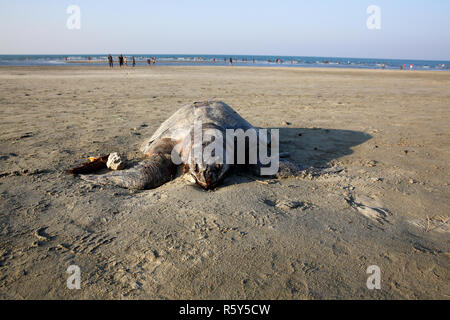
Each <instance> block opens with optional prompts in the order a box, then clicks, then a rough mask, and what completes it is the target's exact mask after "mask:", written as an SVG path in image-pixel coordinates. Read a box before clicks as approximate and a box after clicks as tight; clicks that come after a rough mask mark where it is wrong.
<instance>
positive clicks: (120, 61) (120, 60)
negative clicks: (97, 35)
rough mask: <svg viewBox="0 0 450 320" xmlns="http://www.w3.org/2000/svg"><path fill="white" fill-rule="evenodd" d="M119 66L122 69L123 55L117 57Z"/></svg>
mask: <svg viewBox="0 0 450 320" xmlns="http://www.w3.org/2000/svg"><path fill="white" fill-rule="evenodd" d="M119 66H120V67H121V68H122V67H123V55H120V56H119Z"/></svg>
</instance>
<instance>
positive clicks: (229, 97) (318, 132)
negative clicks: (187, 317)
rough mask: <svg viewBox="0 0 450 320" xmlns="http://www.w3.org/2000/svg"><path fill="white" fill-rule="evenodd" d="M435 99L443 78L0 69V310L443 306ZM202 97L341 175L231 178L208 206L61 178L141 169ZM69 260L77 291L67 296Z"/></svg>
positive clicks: (449, 206) (183, 196) (444, 245)
mask: <svg viewBox="0 0 450 320" xmlns="http://www.w3.org/2000/svg"><path fill="white" fill-rule="evenodd" d="M449 88H450V72H408V71H403V72H402V71H381V70H380V71H377V70H332V69H282V68H246V67H180V66H178V67H152V68H137V69H131V68H128V69H123V70H119V69H114V70H109V69H107V68H105V67H79V66H70V67H54V68H50V67H36V68H33V67H26V68H19V67H16V68H12V67H7V68H0V106H1V109H0V115H1V116H0V297H1V298H3V299H12V298H24V299H29V298H44V299H55V298H62V299H72V298H75V299H79V298H83V299H84V298H106V299H110V298H113V299H121V298H122V299H136V298H151V299H176V298H184V299H192V298H199V299H232V298H233V299H241V298H247V299H256V298H258V299H259V298H263V299H320V298H325V299H335V298H342V299H350V298H355V299H361V298H362V299H417V298H421V299H422V298H425V299H431V298H433V299H434V298H443V299H448V298H449V297H450V296H449V294H450V281H449V258H450V255H449V240H450V238H449V227H450V226H449V222H448V221H449V212H450V201H449V189H450V188H449V181H450V179H449V158H450V153H449V150H450V148H449V133H450V126H449V119H450V108H449V106H450V90H449ZM206 99H218V100H223V101H224V102H226V103H228V104H229V105H231V106H232V107H233V108H234V109H235V110H237V111H238V112H239V113H240V114H241V115H242V116H243V117H244V118H246V119H247V120H248V121H250V122H251V123H252V124H253V125H255V126H261V127H268V128H281V131H280V139H281V151H288V152H290V159H291V160H292V161H296V162H297V163H300V164H305V165H309V166H314V167H322V168H336V167H341V168H343V170H342V171H338V172H336V170H330V172H329V173H328V174H322V175H319V176H305V177H302V178H290V179H284V180H273V179H261V178H255V177H253V176H251V175H249V174H245V173H244V174H239V175H234V176H231V177H229V178H227V179H226V180H225V182H224V184H223V186H221V187H220V188H218V189H217V190H215V191H209V192H207V191H203V190H200V189H199V188H197V187H195V186H192V185H190V184H189V183H187V182H186V181H185V179H183V178H178V179H176V180H174V181H172V182H170V183H168V184H166V185H164V186H162V187H160V188H158V189H154V190H147V191H141V192H130V191H129V190H125V189H120V188H116V187H98V186H92V185H90V184H88V183H86V182H84V181H82V180H80V179H78V178H74V177H72V176H70V175H67V174H66V173H65V172H64V170H65V169H67V168H69V167H73V166H75V165H77V164H80V163H82V162H85V161H86V158H87V157H88V156H96V155H101V154H106V153H109V152H114V151H119V152H123V153H124V154H126V155H127V156H128V157H129V158H131V159H137V158H139V157H140V155H139V153H138V147H139V145H140V144H141V143H142V141H143V140H144V139H145V138H147V137H149V136H150V135H151V134H152V133H153V132H154V130H156V129H157V128H158V126H159V125H160V124H161V123H162V122H163V121H164V120H165V119H166V118H167V117H168V116H170V115H171V114H172V113H173V112H174V111H176V110H177V108H179V107H180V106H182V105H184V104H187V103H191V102H192V101H200V100H206ZM286 122H289V123H290V125H288V124H287V123H286ZM72 264H76V265H78V266H79V267H80V268H81V280H82V282H81V289H80V290H69V289H67V288H66V279H67V277H68V274H66V269H67V268H68V267H69V265H72ZM369 265H378V266H379V267H380V269H381V286H382V288H381V290H368V289H367V287H366V280H367V277H368V275H367V274H366V268H367V267H368V266H369Z"/></svg>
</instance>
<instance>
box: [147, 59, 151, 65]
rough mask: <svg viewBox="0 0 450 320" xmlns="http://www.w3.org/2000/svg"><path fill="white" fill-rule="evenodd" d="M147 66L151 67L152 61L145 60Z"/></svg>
mask: <svg viewBox="0 0 450 320" xmlns="http://www.w3.org/2000/svg"><path fill="white" fill-rule="evenodd" d="M147 64H148V66H149V67H151V66H152V61H151V60H150V59H147Z"/></svg>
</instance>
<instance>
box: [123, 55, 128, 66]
mask: <svg viewBox="0 0 450 320" xmlns="http://www.w3.org/2000/svg"><path fill="white" fill-rule="evenodd" d="M123 63H125V65H126V66H127V67H128V59H127V57H124V58H123Z"/></svg>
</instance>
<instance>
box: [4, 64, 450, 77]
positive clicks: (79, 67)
mask: <svg viewBox="0 0 450 320" xmlns="http://www.w3.org/2000/svg"><path fill="white" fill-rule="evenodd" d="M157 68H168V69H170V68H186V69H189V68H192V69H196V68H199V69H200V70H201V69H207V68H211V69H214V68H217V69H233V68H237V69H250V70H286V71H289V70H298V71H301V70H303V71H307V70H310V71H330V72H349V71H354V72H385V73H392V72H395V73H399V74H400V73H401V74H405V75H406V74H415V73H420V74H436V73H437V74H438V73H447V72H448V71H450V69H449V70H447V69H446V70H400V69H372V68H351V67H304V66H285V67H283V66H251V65H233V66H229V65H184V64H182V63H179V64H178V63H177V62H175V63H173V64H170V65H164V64H158V63H157V64H155V65H152V66H147V65H145V66H143V65H137V66H135V67H132V66H124V67H122V68H120V67H119V66H118V65H117V64H116V63H115V64H114V68H110V67H109V66H108V65H106V64H105V65H104V66H103V65H100V64H97V63H93V65H81V64H79V63H70V64H67V65H42V66H40V65H34V66H9V65H0V70H7V69H22V70H26V69H30V70H40V69H41V70H46V69H48V70H52V69H53V70H58V69H59V70H64V69H68V70H70V69H71V70H73V69H77V70H111V71H114V70H129V71H131V70H152V69H157Z"/></svg>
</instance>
